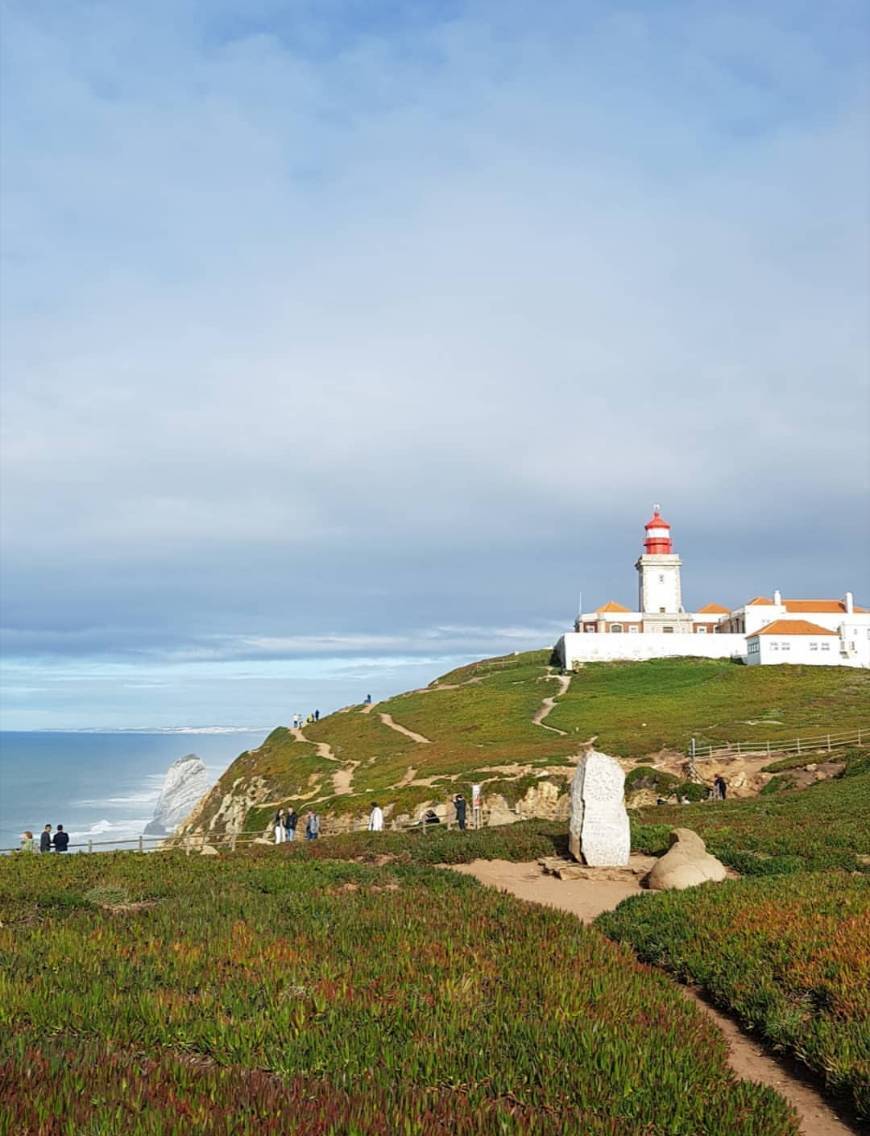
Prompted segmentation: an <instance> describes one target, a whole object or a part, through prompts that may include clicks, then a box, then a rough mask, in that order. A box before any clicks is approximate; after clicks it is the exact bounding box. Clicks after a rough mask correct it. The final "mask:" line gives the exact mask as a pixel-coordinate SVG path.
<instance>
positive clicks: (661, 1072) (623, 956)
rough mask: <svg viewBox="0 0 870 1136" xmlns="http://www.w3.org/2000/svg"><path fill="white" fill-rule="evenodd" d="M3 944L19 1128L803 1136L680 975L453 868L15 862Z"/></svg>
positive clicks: (7, 1042)
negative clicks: (740, 1069)
mask: <svg viewBox="0 0 870 1136" xmlns="http://www.w3.org/2000/svg"><path fill="white" fill-rule="evenodd" d="M324 843H325V842H324ZM119 894H123V895H127V896H129V897H130V901H131V903H139V904H146V905H147V906H138V907H135V908H127V909H121V910H115V911H112V912H109V911H107V910H106V909H105V908H104V907H102V906H100V905H99V903H97V902H95V901H94V898H93V897H94V896H105V895H110V896H117V895H119ZM61 897H62V898H63V902H59V900H60V899H61ZM0 951H2V956H3V963H4V965H3V969H2V971H0V994H2V997H0V1027H2V1028H0V1116H2V1117H3V1118H4V1120H3V1123H4V1125H5V1127H4V1129H3V1130H4V1131H8V1132H10V1133H12V1132H14V1133H19V1132H20V1133H25V1132H26V1133H32V1134H35V1136H61V1134H63V1136H66V1134H67V1133H71V1132H76V1133H78V1132H82V1133H85V1132H86V1133H88V1134H89V1136H114V1134H115V1133H117V1132H124V1133H128V1134H130V1136H152V1134H153V1136H157V1134H158V1133H160V1134H164V1133H165V1134H167V1136H175V1134H178V1136H181V1134H182V1133H184V1134H187V1133H190V1132H197V1133H200V1132H201V1133H206V1134H210V1136H217V1134H220V1136H229V1134H230V1133H233V1134H237V1133H238V1134H240V1136H246V1134H251V1136H253V1134H255V1133H257V1134H259V1133H263V1132H265V1133H274V1134H277V1133H279V1132H288V1133H299V1134H301V1133H305V1134H307V1136H327V1134H330V1136H339V1134H345V1133H346V1134H356V1136H363V1134H364V1133H365V1134H368V1133H374V1134H378V1133H381V1134H384V1136H386V1134H387V1133H389V1134H392V1133H402V1136H415V1134H419V1136H429V1134H438V1133H441V1134H442V1136H448V1134H449V1133H460V1134H463V1133H465V1134H478V1133H479V1134H483V1133H492V1134H493V1136H495V1134H496V1133H502V1134H511V1133H515V1134H517V1136H523V1134H529V1136H531V1134H537V1136H556V1134H561V1133H569V1132H577V1133H579V1132H583V1133H589V1134H590V1136H701V1134H705V1133H706V1134H710V1136H741V1134H743V1136H796V1134H797V1124H796V1120H795V1117H794V1115H793V1113H792V1112H791V1110H790V1109H789V1108H788V1106H786V1104H785V1103H784V1102H783V1101H782V1100H781V1098H779V1097H778V1096H777V1095H776V1094H775V1093H774V1092H773V1091H772V1090H771V1089H768V1088H766V1087H763V1086H759V1085H754V1084H751V1083H748V1082H737V1081H735V1079H734V1076H733V1074H732V1073H731V1072H730V1070H729V1068H728V1063H727V1052H726V1044H725V1042H724V1040H723V1038H722V1037H721V1035H720V1033H719V1031H718V1030H717V1029H716V1027H715V1026H714V1025H713V1024H712V1023H711V1022H709V1021H708V1020H707V1019H706V1018H705V1017H704V1015H703V1014H701V1013H699V1012H698V1010H696V1009H695V1007H693V1006H692V1005H691V1004H690V1003H688V1002H686V1001H685V1000H684V999H683V997H682V996H681V995H680V993H679V992H678V991H676V990H675V989H674V988H673V987H672V985H671V983H670V981H669V980H668V979H667V978H665V977H664V976H662V975H658V974H656V973H655V972H651V971H650V970H648V969H645V968H642V967H640V966H639V965H638V964H636V963H635V962H634V960H633V958H632V957H631V955H630V954H629V953H628V952H626V951H624V950H623V949H622V948H619V947H617V946H615V945H613V944H611V943H608V942H607V941H606V940H605V939H604V938H603V937H602V936H601V935H600V934H599V933H598V932H597V931H596V930H594V929H591V928H587V927H584V926H582V925H581V924H580V923H579V922H578V921H577V920H576V919H574V918H573V917H570V916H567V915H563V914H560V913H557V912H554V911H549V910H546V909H543V908H535V907H532V906H529V905H525V904H522V903H520V902H518V901H516V900H514V899H512V898H511V897H508V896H505V895H502V894H499V893H498V892H495V891H488V890H485V889H483V888H481V887H480V886H479V885H477V884H476V883H475V882H474V881H472V880H469V879H467V878H464V877H460V876H458V875H454V874H453V873H448V872H443V871H440V872H439V871H434V870H432V869H428V868H423V867H419V866H416V865H405V864H390V865H389V866H385V867H376V866H372V865H367V864H349V863H340V862H335V861H326V860H319V859H311V858H308V859H303V858H295V857H294V856H293V855H288V854H286V851H285V849H283V848H281V849H261V850H258V852H257V853H256V854H250V855H248V854H242V853H236V854H235V855H234V856H232V857H226V858H221V859H219V860H214V859H206V858H201V857H191V858H186V857H185V856H183V855H182V854H179V853H165V854H161V855H153V856H136V855H135V854H125V853H119V854H113V855H104V856H69V857H38V856H24V855H21V856H16V857H9V858H6V859H4V860H2V861H0Z"/></svg>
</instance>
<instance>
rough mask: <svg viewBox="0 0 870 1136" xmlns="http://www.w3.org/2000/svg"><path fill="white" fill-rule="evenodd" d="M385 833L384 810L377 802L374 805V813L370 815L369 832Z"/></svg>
mask: <svg viewBox="0 0 870 1136" xmlns="http://www.w3.org/2000/svg"><path fill="white" fill-rule="evenodd" d="M383 831H384V810H383V809H382V808H381V806H380V805H379V804H378V803H377V802H375V803H374V804H373V805H372V811H371V812H370V813H369V832H383Z"/></svg>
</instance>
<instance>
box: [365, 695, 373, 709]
mask: <svg viewBox="0 0 870 1136" xmlns="http://www.w3.org/2000/svg"><path fill="white" fill-rule="evenodd" d="M365 704H366V706H371V704H372V696H371V695H370V694H367V695H366V703H365Z"/></svg>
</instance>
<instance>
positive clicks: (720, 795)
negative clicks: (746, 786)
mask: <svg viewBox="0 0 870 1136" xmlns="http://www.w3.org/2000/svg"><path fill="white" fill-rule="evenodd" d="M713 784H714V785H715V786H716V797H717V799H718V800H720V801H724V800H725V797H726V795H727V793H728V786H727V785H726V784H725V778H724V777H723V776H722V774H721V773H717V774H716V776H715V778H714V779H713Z"/></svg>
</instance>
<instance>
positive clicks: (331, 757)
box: [290, 728, 341, 762]
mask: <svg viewBox="0 0 870 1136" xmlns="http://www.w3.org/2000/svg"><path fill="white" fill-rule="evenodd" d="M290 733H291V734H292V735H293V737H294V738H295V739H296V741H297V742H308V745H313V746H314V747H315V749H316V750H317V756H318V757H324V758H326V760H327V761H338V762H340V761H341V758H340V757H336V756H335V754H334V753H333V752H332V747H331V746H330V744H329V743H328V742H312V741H309V740H308V738H306V736H305V735H304V734H303V733H302V731H301V730H300V729H298V728H297V729H292V730H291V731H290Z"/></svg>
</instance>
